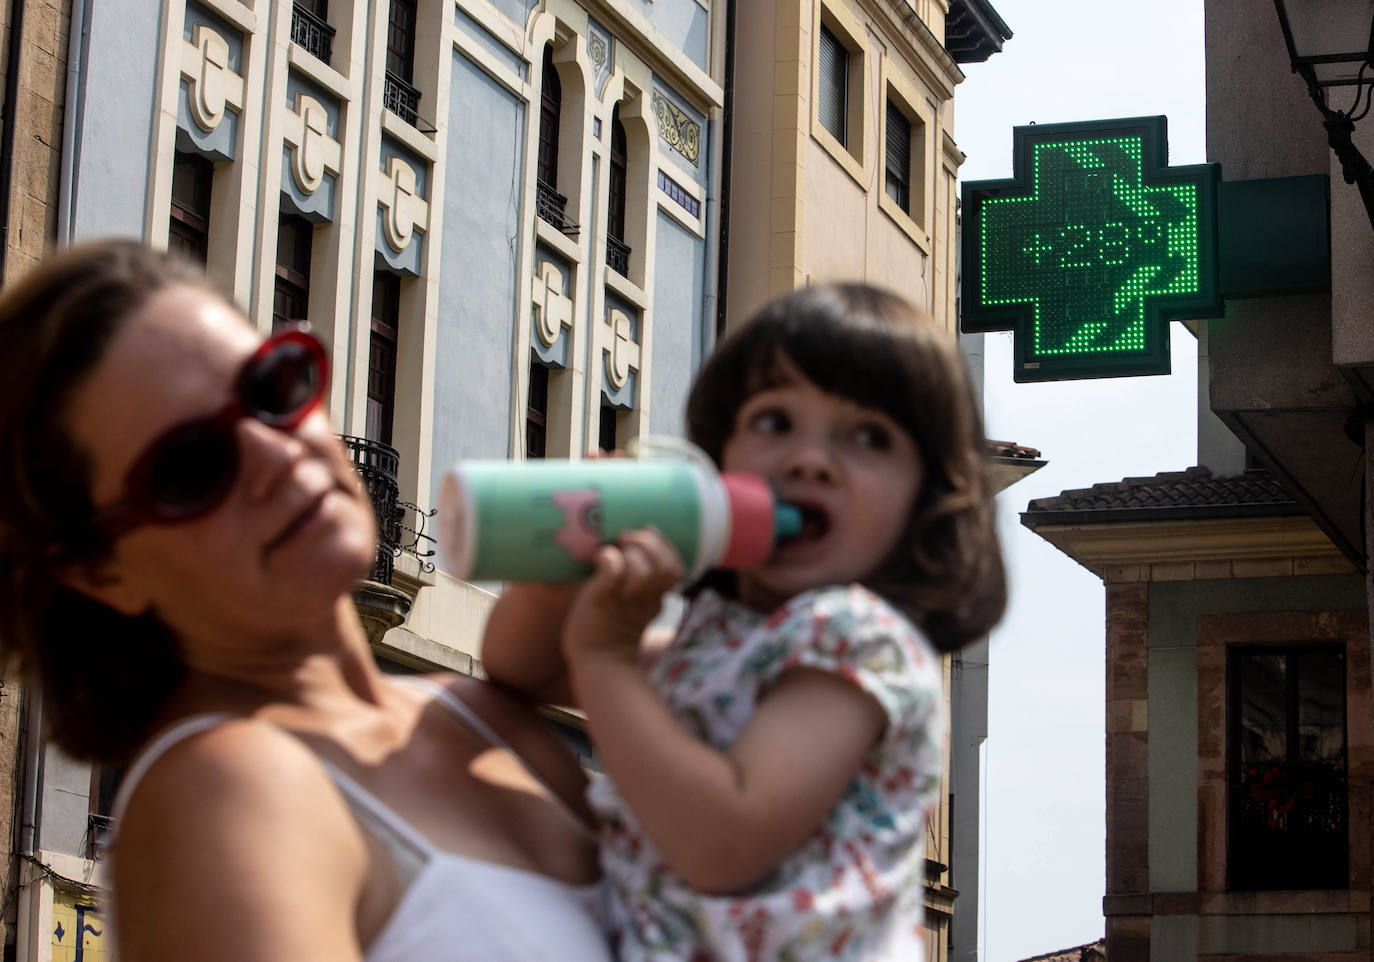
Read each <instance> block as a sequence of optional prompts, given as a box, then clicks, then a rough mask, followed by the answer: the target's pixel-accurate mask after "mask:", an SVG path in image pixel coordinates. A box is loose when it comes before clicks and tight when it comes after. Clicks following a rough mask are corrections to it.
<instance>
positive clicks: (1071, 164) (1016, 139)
mask: <svg viewBox="0 0 1374 962" xmlns="http://www.w3.org/2000/svg"><path fill="white" fill-rule="evenodd" d="M1166 149H1167V135H1166V121H1165V118H1163V117H1143V118H1135V119H1128V120H1100V121H1090V122H1087V123H1074V124H1042V125H1031V126H1028V127H1017V128H1015V130H1014V132H1013V177H1012V179H1010V180H999V181H977V182H971V183H967V184H965V185H964V187H963V286H962V298H961V301H962V304H961V314H962V316H961V324H962V327H963V329H964V330H965V331H970V332H975V331H998V330H1010V331H1014V332H1015V342H1016V369H1015V371H1014V376H1015V379H1016V380H1017V381H1043V380H1059V379H1065V378H1087V377H1112V376H1124V375H1136V374H1167V373H1168V371H1169V321H1170V319H1188V318H1200V317H1212V316H1216V315H1217V314H1219V313H1220V308H1221V301H1220V299H1219V296H1218V294H1217V284H1216V184H1217V180H1218V177H1219V174H1218V168H1217V165H1215V164H1199V165H1194V166H1189V167H1168V166H1167V165H1166Z"/></svg>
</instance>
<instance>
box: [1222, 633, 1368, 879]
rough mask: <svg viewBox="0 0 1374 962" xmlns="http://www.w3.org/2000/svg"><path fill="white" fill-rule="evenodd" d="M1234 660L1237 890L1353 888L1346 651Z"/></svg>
mask: <svg viewBox="0 0 1374 962" xmlns="http://www.w3.org/2000/svg"><path fill="white" fill-rule="evenodd" d="M1228 661H1229V664H1228V667H1229V670H1230V674H1229V682H1230V718H1229V722H1230V732H1231V737H1230V744H1229V750H1230V759H1229V766H1228V768H1229V780H1230V786H1229V787H1230V791H1229V794H1230V805H1229V810H1230V817H1229V819H1228V829H1229V833H1228V834H1229V837H1228V845H1227V849H1228V852H1227V875H1228V884H1229V887H1230V888H1231V889H1232V890H1256V889H1341V888H1346V887H1347V886H1348V885H1349V861H1348V857H1349V856H1348V847H1349V839H1348V835H1347V827H1346V826H1347V806H1348V795H1347V788H1346V731H1345V652H1344V650H1343V649H1342V648H1334V647H1329V646H1317V645H1302V646H1298V645H1295V646H1291V647H1288V648H1233V649H1231V651H1230V654H1229V659H1228Z"/></svg>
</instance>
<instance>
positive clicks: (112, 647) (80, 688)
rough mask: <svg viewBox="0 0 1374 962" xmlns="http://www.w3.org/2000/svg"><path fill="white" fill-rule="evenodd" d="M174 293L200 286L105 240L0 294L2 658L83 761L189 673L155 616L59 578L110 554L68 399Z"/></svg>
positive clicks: (165, 261) (130, 739)
mask: <svg viewBox="0 0 1374 962" xmlns="http://www.w3.org/2000/svg"><path fill="white" fill-rule="evenodd" d="M177 284H191V285H195V286H198V287H202V288H206V287H207V284H206V280H205V275H204V274H203V273H202V272H201V271H200V270H199V269H198V268H196V267H194V266H192V265H190V264H189V263H185V262H183V261H181V260H179V259H177V258H175V257H172V256H169V255H167V254H164V253H161V252H158V251H154V250H151V249H149V248H148V247H146V246H144V245H143V244H141V243H139V242H137V241H132V240H108V241H99V242H95V243H90V244H85V245H82V246H80V247H73V248H70V249H68V250H66V251H63V252H61V253H59V254H57V255H55V256H53V257H51V258H50V259H48V260H47V261H44V262H43V263H41V264H39V265H38V266H37V267H36V268H34V270H33V271H32V272H31V273H29V274H27V275H26V276H25V277H24V278H23V279H22V280H20V281H17V282H16V283H13V284H11V285H9V286H8V287H6V288H5V290H4V291H0V465H3V466H2V467H0V571H3V572H4V573H5V574H4V576H3V578H0V612H4V615H3V617H2V618H0V651H2V652H3V654H4V656H5V657H6V659H7V660H11V661H12V660H14V659H16V658H17V659H18V662H19V665H20V667H21V668H22V670H23V672H24V677H25V680H26V682H27V683H29V684H37V685H38V686H39V687H40V688H41V690H42V692H43V704H44V716H45V719H46V723H47V726H48V734H49V737H50V738H52V740H53V741H54V742H56V743H57V744H58V745H59V746H60V747H61V748H62V749H63V750H65V751H67V752H69V753H71V754H72V755H74V756H76V757H79V758H89V759H98V760H102V761H114V760H118V759H121V758H124V757H127V756H128V755H129V754H131V753H132V751H133V750H134V749H135V748H137V747H138V745H139V744H140V743H141V742H142V741H143V740H144V738H145V737H146V736H147V735H149V734H150V733H151V728H152V725H153V723H154V719H155V717H156V716H157V713H158V712H159V711H160V710H161V709H162V708H163V706H164V705H165V704H166V701H167V698H168V696H169V695H170V694H171V692H172V690H173V688H175V687H176V685H177V684H178V683H179V682H180V681H181V679H182V678H183V677H184V676H185V673H186V668H185V664H184V662H183V660H182V657H181V655H180V653H179V649H178V645H177V641H176V639H175V638H174V637H173V635H172V633H171V631H170V630H168V628H167V627H166V626H165V625H163V624H162V623H161V622H160V621H159V620H158V619H157V617H156V616H155V615H152V614H148V615H144V616H141V617H137V618H129V617H125V616H123V615H121V614H118V613H116V612H115V611H113V610H111V609H109V608H107V607H105V606H104V605H102V604H100V603H98V602H96V601H94V600H92V599H91V598H89V597H87V596H86V595H83V594H81V593H80V592H77V591H74V590H72V589H71V588H69V587H67V586H66V584H65V582H64V580H63V577H62V575H63V573H64V571H69V570H71V568H72V567H73V566H77V565H94V564H98V563H99V562H100V561H101V560H102V559H103V558H104V557H105V556H106V555H107V553H108V552H109V550H110V546H109V545H108V544H106V543H103V542H102V541H101V540H100V539H99V538H98V537H96V536H94V535H92V534H91V533H90V532H89V530H88V526H87V524H86V522H87V520H88V519H89V518H90V516H91V509H92V505H91V499H90V482H91V477H90V474H91V466H90V463H89V461H88V459H87V457H86V454H85V452H83V451H82V450H81V449H80V448H79V447H78V446H77V445H76V444H75V443H74V442H73V440H72V438H71V437H70V434H69V431H68V428H67V423H66V419H67V413H68V407H69V405H70V403H71V400H72V396H73V393H74V392H75V390H76V389H77V388H78V387H79V386H80V385H81V383H82V382H83V381H84V379H85V378H86V376H87V375H88V374H89V373H90V371H91V370H92V369H93V368H94V367H95V365H96V364H97V363H98V362H99V360H100V359H101V357H102V356H103V355H104V353H105V350H106V348H107V347H108V346H109V343H110V341H111V340H112V339H113V338H114V335H115V334H116V332H117V331H118V330H119V329H120V327H121V325H122V324H123V323H124V322H125V321H126V320H127V319H128V318H129V317H130V316H131V315H132V314H134V313H136V312H137V311H138V310H139V309H140V308H141V307H143V305H144V304H146V303H147V302H148V300H149V299H150V298H151V297H152V296H153V295H154V294H156V293H157V292H158V291H160V290H162V289H164V288H167V287H170V286H173V285H177ZM151 373H152V376H156V372H151Z"/></svg>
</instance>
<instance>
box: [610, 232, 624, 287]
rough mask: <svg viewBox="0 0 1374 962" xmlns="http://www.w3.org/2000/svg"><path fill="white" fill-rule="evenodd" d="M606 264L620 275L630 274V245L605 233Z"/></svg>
mask: <svg viewBox="0 0 1374 962" xmlns="http://www.w3.org/2000/svg"><path fill="white" fill-rule="evenodd" d="M606 266H607V267H609V268H610V269H611V270H613V271H615V272H616V273H617V274H619V275H620V276H621V277H629V276H630V245H629V244H627V243H625V242H624V241H623V240H621V239H620V238H619V237H612V236H611V235H610V234H607V235H606Z"/></svg>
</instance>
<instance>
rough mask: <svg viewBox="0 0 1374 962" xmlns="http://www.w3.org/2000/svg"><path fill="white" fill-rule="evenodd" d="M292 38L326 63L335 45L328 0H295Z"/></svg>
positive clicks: (292, 6)
mask: <svg viewBox="0 0 1374 962" xmlns="http://www.w3.org/2000/svg"><path fill="white" fill-rule="evenodd" d="M291 39H292V41H294V42H295V43H298V44H300V45H301V46H302V47H304V48H305V49H306V50H308V51H310V53H312V54H313V55H315V56H316V57H318V58H319V59H320V60H322V61H324V62H325V63H329V57H330V54H331V53H332V52H333V47H334V28H333V27H331V26H330V25H329V6H328V3H327V2H326V0H295V2H294V3H293V4H292V5H291Z"/></svg>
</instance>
